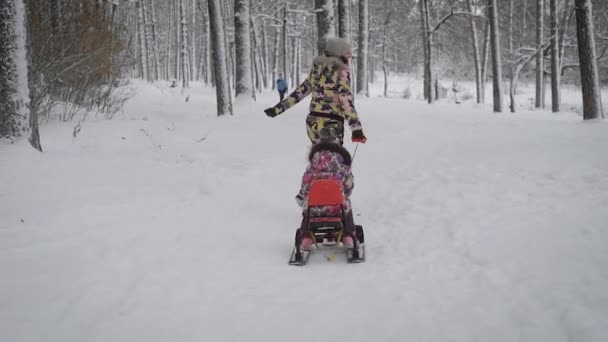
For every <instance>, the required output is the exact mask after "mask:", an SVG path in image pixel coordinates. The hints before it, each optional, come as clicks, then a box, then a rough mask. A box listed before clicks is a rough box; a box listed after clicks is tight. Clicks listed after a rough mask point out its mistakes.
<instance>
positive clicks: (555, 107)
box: [549, 0, 561, 112]
mask: <svg viewBox="0 0 608 342" xmlns="http://www.w3.org/2000/svg"><path fill="white" fill-rule="evenodd" d="M549 6H550V8H551V9H550V12H551V110H552V111H553V112H559V106H560V74H561V70H560V61H559V32H558V31H559V29H558V21H557V16H558V14H557V0H550V4H549Z"/></svg>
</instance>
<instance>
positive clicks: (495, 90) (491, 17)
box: [488, 0, 503, 112]
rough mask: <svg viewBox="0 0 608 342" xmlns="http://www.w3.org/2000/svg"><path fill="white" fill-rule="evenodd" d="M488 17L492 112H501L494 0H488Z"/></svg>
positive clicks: (498, 46)
mask: <svg viewBox="0 0 608 342" xmlns="http://www.w3.org/2000/svg"><path fill="white" fill-rule="evenodd" d="M488 19H489V20H490V31H491V32H490V36H491V38H490V40H491V42H490V43H491V45H492V81H493V82H492V84H493V85H492V89H493V93H494V112H502V106H503V96H502V64H501V58H500V33H499V31H498V9H497V5H496V0H488Z"/></svg>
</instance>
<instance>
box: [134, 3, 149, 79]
mask: <svg viewBox="0 0 608 342" xmlns="http://www.w3.org/2000/svg"><path fill="white" fill-rule="evenodd" d="M137 8H138V10H137V19H138V20H137V32H138V40H139V50H138V52H139V77H141V78H143V79H146V80H150V77H149V73H148V71H149V70H148V56H149V55H148V46H147V41H146V2H145V1H144V0H139V1H138V2H137Z"/></svg>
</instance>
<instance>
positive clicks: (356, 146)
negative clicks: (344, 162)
mask: <svg viewBox="0 0 608 342" xmlns="http://www.w3.org/2000/svg"><path fill="white" fill-rule="evenodd" d="M358 147H359V143H357V144H355V151H354V152H353V157H352V158H351V159H350V160H351V163H352V162H353V161H355V154H357V148H358Z"/></svg>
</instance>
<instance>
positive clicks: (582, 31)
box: [574, 0, 604, 120]
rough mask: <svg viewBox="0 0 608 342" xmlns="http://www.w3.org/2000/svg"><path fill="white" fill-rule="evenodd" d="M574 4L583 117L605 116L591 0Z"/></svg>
mask: <svg viewBox="0 0 608 342" xmlns="http://www.w3.org/2000/svg"><path fill="white" fill-rule="evenodd" d="M574 6H575V10H576V36H577V40H578V56H579V62H580V73H581V85H582V94H583V118H584V119H585V120H589V119H596V118H599V117H602V118H604V114H603V112H602V102H601V98H600V85H599V74H598V69H597V57H596V51H595V38H594V35H593V15H592V13H593V12H592V11H593V10H592V7H591V0H574Z"/></svg>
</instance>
